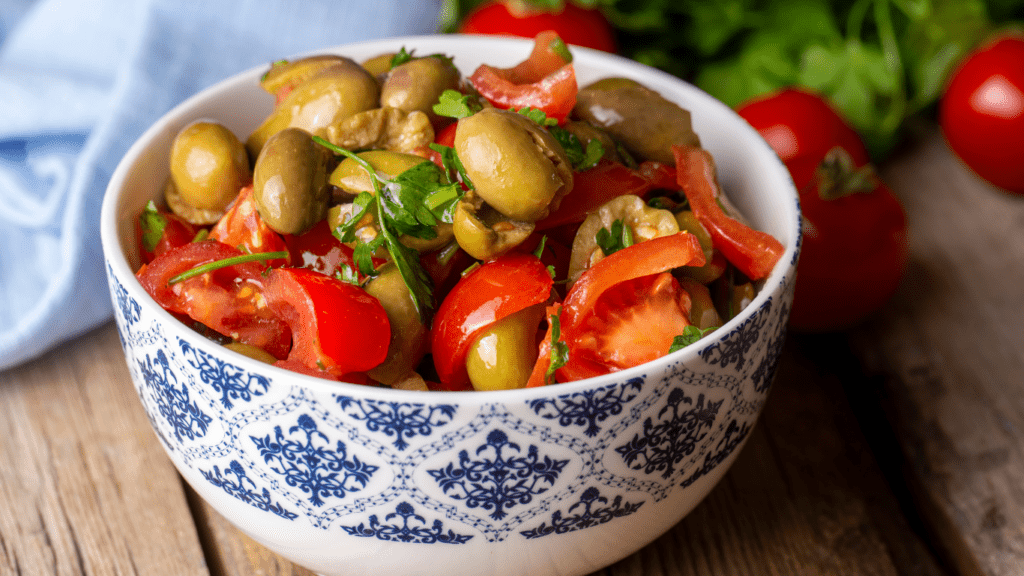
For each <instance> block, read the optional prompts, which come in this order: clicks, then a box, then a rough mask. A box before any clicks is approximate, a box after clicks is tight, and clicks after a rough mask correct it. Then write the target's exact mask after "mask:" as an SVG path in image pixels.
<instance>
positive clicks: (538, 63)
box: [469, 31, 579, 122]
mask: <svg viewBox="0 0 1024 576" xmlns="http://www.w3.org/2000/svg"><path fill="white" fill-rule="evenodd" d="M563 50H564V51H563ZM566 54H568V51H567V49H565V43H564V42H562V41H561V39H560V38H559V37H558V35H557V34H555V33H554V32H552V31H547V32H541V33H540V34H538V35H537V37H536V38H535V39H534V47H533V51H532V52H531V53H530V56H529V58H527V59H526V60H524V61H523V62H521V63H519V64H517V65H516V66H513V67H512V68H495V67H494V66H489V65H487V64H481V65H480V67H479V68H477V69H476V71H474V72H473V74H472V75H471V76H470V77H469V81H470V83H471V84H472V85H473V87H474V88H476V90H477V92H479V93H480V95H481V96H483V97H484V98H486V99H487V101H488V102H490V103H491V104H493V105H494V106H496V107H498V108H503V109H506V110H507V109H509V108H516V109H522V108H526V107H530V108H536V109H539V110H543V111H544V113H545V114H547V115H548V117H549V118H555V119H556V120H558V121H559V122H562V121H563V120H565V118H566V117H567V116H568V115H569V112H571V111H572V108H573V106H575V105H576V92H577V91H578V90H579V87H578V86H577V85H576V71H575V68H573V65H572V57H571V56H569V58H568V59H567V58H566V57H565V56H566Z"/></svg>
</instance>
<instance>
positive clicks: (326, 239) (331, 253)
mask: <svg viewBox="0 0 1024 576" xmlns="http://www.w3.org/2000/svg"><path fill="white" fill-rule="evenodd" d="M284 243H285V245H286V246H287V247H288V253H289V254H290V255H291V256H290V259H291V263H292V266H295V267H296V268H308V269H310V270H313V271H314V272H319V273H321V274H323V275H325V276H334V274H335V273H336V272H338V270H340V269H341V267H342V266H345V265H348V266H350V267H351V268H352V270H353V272H358V270H359V268H358V266H356V264H355V260H354V259H353V258H352V253H353V249H352V248H351V247H350V246H348V245H346V244H343V243H342V242H341V240H338V239H337V238H336V237H335V236H334V234H331V227H330V224H328V222H327V219H324V220H321V221H320V222H318V223H317V224H316V225H315V226H313V227H312V228H310V229H309V230H308V231H307V232H305V233H304V234H300V235H294V234H285V235H284Z"/></svg>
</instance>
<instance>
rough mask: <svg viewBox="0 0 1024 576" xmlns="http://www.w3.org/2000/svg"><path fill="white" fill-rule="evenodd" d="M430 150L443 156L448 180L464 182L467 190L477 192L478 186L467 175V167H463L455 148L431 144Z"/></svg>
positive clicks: (443, 164)
mask: <svg viewBox="0 0 1024 576" xmlns="http://www.w3.org/2000/svg"><path fill="white" fill-rule="evenodd" d="M430 149H431V150H433V151H434V152H437V153H438V154H440V155H441V165H442V166H444V171H445V174H447V175H448V180H450V181H452V182H456V181H459V182H462V183H463V184H464V185H465V186H466V188H468V189H470V190H476V186H473V181H472V180H470V179H469V175H468V174H466V167H465V166H463V165H462V160H459V155H458V154H456V153H455V149H454V148H452V147H451V146H445V145H444V144H431V145H430ZM453 208H454V206H453Z"/></svg>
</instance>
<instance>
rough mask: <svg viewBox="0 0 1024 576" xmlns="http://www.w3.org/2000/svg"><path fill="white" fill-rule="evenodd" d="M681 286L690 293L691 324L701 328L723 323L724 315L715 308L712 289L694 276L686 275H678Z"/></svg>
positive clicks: (704, 328)
mask: <svg viewBox="0 0 1024 576" xmlns="http://www.w3.org/2000/svg"><path fill="white" fill-rule="evenodd" d="M677 280H679V286H680V287H682V289H683V290H686V293H687V294H689V295H690V312H689V319H690V324H693V325H694V326H696V327H697V328H700V329H701V330H706V329H708V328H712V327H714V326H721V325H722V317H721V316H719V315H718V310H717V309H715V302H714V300H712V299H711V291H710V290H708V287H707V286H705V285H704V284H701V283H700V282H698V281H697V280H694V279H693V278H687V277H685V276H681V277H677Z"/></svg>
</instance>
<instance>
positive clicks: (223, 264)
mask: <svg viewBox="0 0 1024 576" xmlns="http://www.w3.org/2000/svg"><path fill="white" fill-rule="evenodd" d="M287 257H288V251H286V250H282V251H280V252H256V253H255V254H242V255H240V256H232V257H230V258H222V259H220V260H214V261H213V262H207V263H206V264H201V265H199V266H196V267H195V268H190V269H188V270H186V271H184V272H182V273H181V274H178V275H177V276H175V277H173V278H171V279H170V280H168V281H167V285H168V286H170V285H171V284H177V283H178V282H182V281H184V280H188V279H189V278H195V277H196V276H202V275H203V274H206V273H207V272H213V271H214V270H220V269H221V268H227V267H228V266H234V265H235V264H244V263H246V262H259V261H261V260H276V259H278V258H287Z"/></svg>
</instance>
